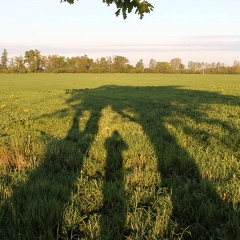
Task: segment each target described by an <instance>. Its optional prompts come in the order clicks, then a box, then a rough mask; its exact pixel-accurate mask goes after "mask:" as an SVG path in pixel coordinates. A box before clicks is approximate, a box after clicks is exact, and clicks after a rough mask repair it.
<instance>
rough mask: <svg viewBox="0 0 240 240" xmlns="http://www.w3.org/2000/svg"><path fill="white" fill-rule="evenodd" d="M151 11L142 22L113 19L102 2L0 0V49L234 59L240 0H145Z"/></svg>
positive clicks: (238, 48) (238, 56) (239, 53)
mask: <svg viewBox="0 0 240 240" xmlns="http://www.w3.org/2000/svg"><path fill="white" fill-rule="evenodd" d="M149 1H150V2H151V3H152V4H153V5H154V11H153V12H152V13H151V14H146V15H145V17H144V18H143V20H139V17H138V16H137V15H135V14H133V13H132V14H130V15H129V16H128V18H127V20H123V18H122V16H119V17H116V16H115V14H114V13H115V11H116V8H115V6H111V7H107V5H106V4H103V3H102V0H79V1H78V2H76V3H75V4H74V5H69V4H68V3H60V0H11V1H2V3H1V8H0V22H1V34H0V51H1V52H2V51H3V49H4V48H6V49H7V50H8V53H9V56H16V55H20V54H22V55H24V53H25V51H27V50H30V49H38V50H40V52H41V53H42V54H43V55H48V54H58V55H64V56H69V57H71V56H76V55H84V54H87V55H88V56H89V57H91V58H93V59H96V58H99V57H102V56H114V55H122V56H126V57H128V59H129V60H130V62H131V64H133V65H134V64H135V63H136V62H137V61H138V60H139V59H143V60H144V62H145V64H146V65H148V63H149V60H150V59H151V58H153V59H156V60H157V61H170V60H171V59H172V58H174V57H180V58H181V59H182V60H183V62H184V64H187V63H188V61H201V62H203V61H204V62H213V61H215V62H218V61H219V62H223V63H226V64H229V65H231V64H232V63H233V61H234V60H240V27H239V24H240V14H239V9H240V0H228V1H227V0H201V1H200V0H149Z"/></svg>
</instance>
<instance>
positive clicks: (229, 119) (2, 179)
mask: <svg viewBox="0 0 240 240" xmlns="http://www.w3.org/2000/svg"><path fill="white" fill-rule="evenodd" d="M0 92H1V94H0V239H24V240H25V239H94V240H95V239H240V221H239V220H240V203H239V202H240V187H239V182H240V150H239V149H240V77H239V76H229V75H226V76H224V75H154V74H139V75H138V74H98V75H96V74H27V75H7V74H6V75H5V74H1V75H0Z"/></svg>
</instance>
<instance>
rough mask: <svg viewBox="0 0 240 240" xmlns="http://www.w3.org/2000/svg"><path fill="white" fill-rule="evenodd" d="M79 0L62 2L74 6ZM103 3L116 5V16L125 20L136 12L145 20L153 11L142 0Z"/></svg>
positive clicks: (107, 1)
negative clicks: (145, 15) (145, 16)
mask: <svg viewBox="0 0 240 240" xmlns="http://www.w3.org/2000/svg"><path fill="white" fill-rule="evenodd" d="M75 1H78V0H61V2H68V3H70V4H73V3H74V2H75ZM103 3H106V4H107V5H108V6H109V5H111V4H115V5H116V7H117V12H116V13H115V14H116V16H119V15H120V14H121V13H122V15H123V18H124V19H126V18H127V14H128V13H131V12H132V11H133V10H135V13H136V14H139V16H140V19H142V18H143V16H144V14H145V13H150V12H151V11H152V10H153V8H154V7H153V5H152V4H151V3H149V2H147V1H141V0H103Z"/></svg>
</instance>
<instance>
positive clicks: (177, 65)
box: [170, 58, 185, 71]
mask: <svg viewBox="0 0 240 240" xmlns="http://www.w3.org/2000/svg"><path fill="white" fill-rule="evenodd" d="M170 65H171V67H172V68H173V69H174V70H175V71H180V70H183V69H184V68H185V66H184V65H183V64H182V60H181V59H180V58H173V59H172V60H171V61H170Z"/></svg>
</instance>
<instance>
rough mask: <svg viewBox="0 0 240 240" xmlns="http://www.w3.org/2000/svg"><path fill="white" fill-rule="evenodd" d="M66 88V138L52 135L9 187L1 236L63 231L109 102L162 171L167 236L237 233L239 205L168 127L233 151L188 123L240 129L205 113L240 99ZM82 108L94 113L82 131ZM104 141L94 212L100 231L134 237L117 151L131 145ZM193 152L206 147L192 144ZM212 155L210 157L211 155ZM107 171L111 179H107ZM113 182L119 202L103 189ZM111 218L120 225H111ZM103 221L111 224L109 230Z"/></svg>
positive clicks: (173, 90)
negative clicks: (168, 201) (168, 211)
mask: <svg viewBox="0 0 240 240" xmlns="http://www.w3.org/2000/svg"><path fill="white" fill-rule="evenodd" d="M67 93H68V94H69V96H70V97H69V100H68V101H67V103H68V104H69V105H71V108H72V110H73V111H74V115H73V120H72V126H71V128H70V130H69V131H68V134H67V136H66V137H65V138H64V139H62V140H57V139H53V140H52V141H51V142H50V143H49V147H48V150H47V152H46V156H45V159H44V161H43V163H41V164H40V165H39V166H38V167H37V168H36V169H35V170H34V171H32V172H31V173H30V174H29V176H28V180H27V181H26V182H25V183H23V184H22V185H21V186H16V187H15V189H13V195H12V197H11V198H10V199H9V201H8V202H7V203H6V204H5V205H4V206H3V207H2V209H1V219H0V226H1V231H0V233H1V234H0V236H1V237H4V238H5V239H36V238H40V239H56V238H57V237H58V236H59V233H61V234H63V229H62V219H63V212H64V209H65V206H66V204H67V203H68V201H69V199H70V197H71V193H72V192H74V191H75V187H74V186H75V185H74V184H75V182H76V181H77V179H78V177H79V172H80V171H81V169H82V166H83V164H84V162H83V160H84V158H85V157H86V156H87V155H88V150H89V148H90V147H91V144H92V143H93V141H94V138H95V136H96V134H97V133H98V131H99V127H98V123H99V120H100V118H101V111H102V109H104V108H105V107H107V106H111V108H112V109H113V110H114V111H115V112H116V113H118V114H119V115H121V116H122V117H124V118H127V119H129V120H130V121H132V122H134V123H137V124H139V125H140V126H141V127H142V128H143V131H144V133H145V134H146V136H147V137H148V138H149V139H150V142H151V144H152V146H153V148H154V151H155V155H156V157H157V159H158V171H159V172H160V174H161V180H162V186H159V187H161V188H167V189H168V190H169V193H170V192H171V194H172V203H173V213H172V216H171V218H172V220H173V221H174V222H175V223H176V224H177V225H176V226H175V229H174V234H173V233H172V232H171V233H170V232H168V233H166V238H171V237H173V236H175V238H177V237H179V238H182V239H210V238H212V239H217V238H219V239H237V238H239V237H240V236H239V226H238V225H237V220H239V209H237V207H236V206H235V210H233V207H232V204H231V203H228V202H227V201H222V200H221V198H220V197H219V194H217V190H216V182H214V181H215V180H214V179H212V180H211V179H208V177H204V176H203V175H202V174H201V173H200V170H199V168H198V164H197V160H196V159H194V158H193V157H192V156H190V154H189V151H187V149H186V148H183V147H182V146H180V145H179V143H178V142H179V139H177V137H176V136H175V134H174V133H171V129H172V130H174V129H175V130H174V131H176V129H177V130H179V131H182V133H183V134H186V135H188V136H189V139H195V140H196V141H199V146H203V145H204V146H206V144H205V143H206V141H207V140H208V139H211V138H214V139H217V140H218V141H219V143H220V144H223V145H225V146H226V147H228V148H229V149H230V150H232V151H233V153H234V152H236V148H237V146H238V145H239V141H236V142H235V143H234V144H229V143H228V142H227V141H225V140H224V139H221V138H218V137H217V134H216V136H213V135H212V133H211V132H206V131H201V130H199V131H196V130H195V129H192V128H191V127H190V125H189V124H188V123H187V122H186V121H193V122H195V123H196V124H214V125H219V126H223V127H224V128H225V129H226V130H227V131H228V132H229V134H231V133H232V134H234V133H237V135H239V129H238V128H237V127H235V126H232V125H230V124H229V123H226V122H225V121H223V120H222V119H221V118H220V117H216V118H215V119H214V120H211V119H208V116H207V110H208V104H225V105H230V106H235V105H239V99H238V98H236V97H233V96H222V95H220V94H218V93H212V92H206V91H194V90H186V89H182V88H181V87H177V86H175V87H173V86H172V87H125V86H104V87H100V88H97V89H92V90H71V91H67ZM84 111H89V112H90V115H91V116H90V119H89V120H88V122H87V125H86V127H85V129H84V130H83V131H80V130H79V118H80V117H81V116H82V114H83V113H84ZM127 112H132V113H135V114H134V115H132V114H128V113H127ZM57 114H58V113H57ZM56 116H57V115H54V117H56ZM133 116H135V117H133ZM50 117H53V116H49V118H50ZM108 127H110V128H111V126H108ZM187 146H188V145H187ZM105 147H106V150H107V153H108V155H107V159H106V162H107V163H106V164H107V166H106V171H105V180H104V183H103V189H102V191H103V194H104V202H103V207H102V208H101V209H99V214H100V215H101V216H102V217H101V218H100V228H101V229H100V237H101V238H102V239H113V238H112V236H110V237H107V233H106V231H109V232H108V234H110V232H112V233H114V231H115V233H116V231H117V233H116V234H119V235H118V239H121V238H126V237H127V236H133V235H132V233H131V230H129V229H131V228H128V232H127V233H124V232H123V231H124V225H125V220H126V215H127V212H126V206H125V205H126V204H127V203H126V202H127V199H125V197H124V194H125V193H124V184H125V183H124V177H123V176H124V172H123V165H122V164H123V163H122V156H121V152H122V151H123V150H124V149H126V148H127V147H130V146H126V144H125V143H124V139H122V137H121V136H120V134H119V133H118V132H114V134H113V135H112V137H111V138H109V139H106V141H105ZM196 151H204V150H203V149H196ZM113 160H114V161H116V162H115V163H117V165H118V167H117V168H118V170H117V169H115V168H113V169H112V170H113V171H114V172H113V173H111V174H112V175H111V174H110V169H111V166H112V164H113ZM209 160H210V161H211V156H209ZM110 176H111V177H113V178H114V180H113V179H110V178H111V177H110ZM230 178H231V177H229V179H230ZM216 181H217V180H216ZM109 182H110V183H109ZM117 182H118V183H119V186H118V183H117ZM111 184H113V186H114V187H116V186H118V187H119V189H118V193H119V195H120V196H121V197H120V198H119V199H118V201H115V200H111V199H114V197H116V196H115V195H116V192H117V191H115V190H114V191H112V192H111V191H110V192H109V191H108V190H109V189H110V188H109V186H110V185H111ZM109 203H110V204H109ZM116 204H117V205H121V204H122V206H121V207H120V208H119V211H120V212H121V213H120V212H118V211H116V212H114V211H111V210H112V209H116V208H115V207H114V208H112V209H111V206H112V205H116ZM141 207H144V206H141ZM147 207H149V206H146V208H147ZM114 219H118V221H117V222H116V221H115V220H114ZM111 220H112V221H111ZM109 221H111V223H115V224H116V225H117V226H116V225H115V226H113V224H110V225H108V223H109ZM107 226H108V230H106V229H107ZM66 231H67V229H66ZM74 231H75V233H74V234H76V236H77V235H78V236H79V237H80V238H81V237H86V235H85V233H82V232H81V229H75V230H74ZM141 231H142V230H141ZM146 231H147V230H146ZM66 234H67V235H68V233H66ZM110 235H111V234H110ZM69 236H70V235H69ZM119 236H120V237H119ZM121 236H123V237H121ZM146 236H147V233H146ZM69 238H70V237H69Z"/></svg>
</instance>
